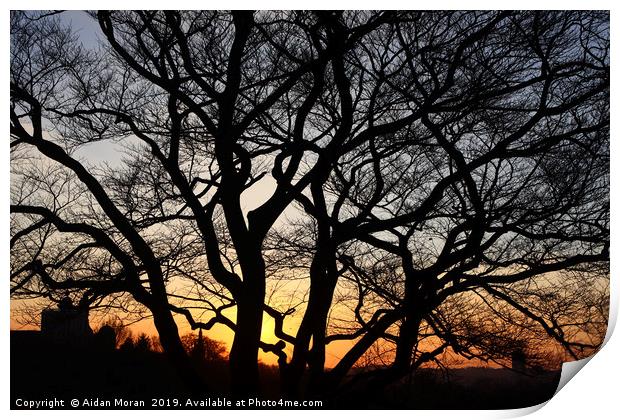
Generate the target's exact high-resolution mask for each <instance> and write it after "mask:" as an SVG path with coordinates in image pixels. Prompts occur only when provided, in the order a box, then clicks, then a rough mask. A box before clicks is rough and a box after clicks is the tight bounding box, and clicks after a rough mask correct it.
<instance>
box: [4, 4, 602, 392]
mask: <svg viewBox="0 0 620 420" xmlns="http://www.w3.org/2000/svg"><path fill="white" fill-rule="evenodd" d="M91 15H92V17H93V20H94V21H96V23H97V24H98V27H99V30H100V31H101V34H102V38H103V40H102V45H101V46H100V47H99V49H97V50H93V49H89V48H85V47H83V46H80V43H79V40H78V39H77V38H76V36H75V35H73V34H72V32H71V29H70V28H67V27H65V26H63V24H62V21H61V20H60V19H59V18H58V16H57V15H56V14H51V15H50V14H35V13H22V12H15V13H12V15H11V36H12V40H11V115H10V118H11V153H12V164H13V169H12V171H13V180H12V205H11V212H12V227H11V229H12V231H11V234H12V238H11V247H12V261H11V264H12V267H11V268H12V277H11V281H12V285H11V290H12V293H13V296H15V297H24V298H31V297H46V298H47V297H52V299H53V298H54V296H56V295H58V296H61V295H66V294H67V293H69V294H72V296H73V297H74V298H75V299H76V300H79V301H80V302H82V304H83V305H85V306H92V305H100V306H102V307H110V308H114V307H115V306H118V307H124V308H129V307H128V305H131V303H130V302H135V303H137V304H139V305H141V306H143V307H145V308H147V309H148V311H149V312H150V313H151V314H152V317H153V320H154V322H155V326H156V328H157V330H158V333H159V336H160V340H161V345H162V348H163V349H164V351H165V352H166V353H167V354H168V355H169V356H170V357H171V359H172V360H173V361H174V363H175V364H176V365H177V367H178V368H179V369H180V372H182V373H183V375H184V377H185V379H186V382H187V383H188V384H189V385H190V386H191V387H192V388H193V389H195V390H203V389H204V385H203V384H201V383H200V382H201V381H200V379H199V378H198V377H197V375H196V374H195V372H194V371H193V369H192V368H191V365H190V362H189V357H188V355H187V352H186V351H185V349H184V348H183V343H182V339H181V337H179V332H178V327H177V324H176V322H175V319H174V317H173V315H174V314H177V315H180V316H182V317H183V318H184V319H185V320H186V321H187V322H188V323H189V325H190V327H191V328H193V329H197V328H203V329H210V328H211V327H213V326H214V325H215V324H223V325H226V326H228V327H229V328H231V329H232V330H233V332H234V341H233V344H232V348H231V352H230V369H231V376H232V384H233V392H234V394H235V395H248V394H254V393H256V392H257V391H258V383H259V382H258V361H257V360H258V352H259V349H262V350H264V351H271V352H273V353H275V354H276V355H278V358H279V360H280V367H281V370H282V373H283V380H284V381H285V383H286V387H287V388H288V389H290V392H291V393H292V394H296V395H298V393H299V390H300V387H301V381H302V377H303V376H304V374H305V371H306V368H307V367H309V372H310V377H311V380H310V384H311V389H312V391H311V392H320V390H322V389H323V390H324V389H325V388H324V387H323V385H325V384H329V385H330V386H331V387H336V386H338V385H339V384H340V383H341V382H342V381H343V379H344V378H345V377H346V375H347V374H348V373H349V371H350V369H351V367H352V366H354V365H355V363H356V362H358V360H360V358H361V357H363V356H364V354H365V353H367V351H368V350H369V349H371V348H372V347H373V346H376V343H377V342H378V340H388V341H390V342H392V343H393V344H394V359H393V361H392V363H391V364H390V366H389V367H388V368H386V369H380V370H378V371H377V372H376V375H375V376H376V377H377V378H382V379H381V380H388V381H392V380H396V379H398V378H399V377H401V376H402V375H404V374H405V373H407V372H410V371H411V370H412V369H415V368H416V367H417V366H419V365H421V364H422V363H424V362H426V361H428V360H432V359H433V358H434V357H437V356H438V355H439V354H441V353H442V352H443V351H445V350H446V349H447V348H451V349H452V350H453V351H455V352H456V353H460V354H464V355H467V356H471V357H496V356H497V358H498V360H499V359H500V358H501V357H504V356H505V355H506V354H507V352H509V351H510V349H514V347H515V346H516V345H517V344H516V343H514V342H513V343H508V342H507V341H506V340H504V342H503V343H502V342H501V340H499V341H497V340H496V341H494V342H493V343H491V342H490V341H485V340H482V339H481V338H480V337H482V336H484V335H485V334H487V335H488V334H492V333H491V332H489V331H486V330H485V329H484V328H482V329H480V328H478V329H476V328H474V327H475V325H471V322H470V324H469V325H468V326H466V324H465V323H464V321H465V320H463V322H461V321H459V319H461V318H459V317H460V315H459V314H463V313H467V311H466V310H465V309H463V311H462V312H459V311H458V310H457V311H455V310H454V308H455V305H454V304H453V302H455V301H465V302H469V303H471V302H474V301H475V302H477V304H476V305H474V307H476V308H478V309H479V310H480V311H482V309H481V308H483V307H484V308H486V309H485V310H488V311H491V312H493V311H495V312H497V313H499V314H510V316H507V315H506V316H505V318H506V319H505V320H504V321H505V324H503V326H502V328H503V330H504V331H514V330H515V329H516V330H519V331H526V330H527V331H534V330H536V331H537V334H538V333H539V332H540V331H544V332H545V333H547V334H549V335H550V336H552V337H553V338H554V339H556V340H558V342H560V343H561V344H562V345H563V346H564V348H565V350H566V351H567V352H568V353H569V354H571V355H572V356H574V357H579V355H580V354H582V353H581V352H582V351H584V349H588V348H589V349H592V348H594V347H596V346H597V345H598V342H599V341H598V337H599V336H600V329H599V330H597V331H594V330H596V328H594V327H593V325H601V322H602V320H601V318H600V317H599V315H600V314H601V312H602V311H598V314H595V313H594V312H596V311H594V312H592V313H590V316H588V315H584V316H583V317H582V318H580V322H579V325H569V324H570V322H569V321H568V319H569V318H572V317H571V316H569V315H567V312H562V311H561V310H560V308H561V305H562V302H571V305H573V306H571V307H573V308H574V310H575V311H581V310H582V308H583V307H584V306H587V307H590V308H604V305H601V302H604V299H605V295H604V293H603V294H602V295H600V296H601V297H600V298H599V300H597V301H596V302H590V303H589V304H585V303H584V302H586V301H588V299H590V300H592V296H594V295H592V294H589V293H585V292H584V293H582V294H574V295H573V297H572V298H567V297H566V296H562V295H561V294H551V295H549V292H548V290H549V288H553V287H554V286H553V283H552V282H551V283H549V282H550V281H551V280H549V279H551V277H550V276H552V275H554V274H553V273H556V274H557V275H559V276H570V275H572V274H574V273H585V275H583V276H581V277H579V280H574V279H576V278H577V277H573V280H571V281H570V282H565V283H561V284H563V285H571V286H570V288H572V290H573V291H579V290H581V291H585V290H591V289H592V287H583V288H581V289H579V288H577V289H575V288H574V287H573V286H574V285H575V284H587V285H593V284H594V283H596V282H601V281H602V282H604V281H605V279H606V276H607V273H606V261H608V258H609V256H608V248H609V206H608V189H609V187H608V185H609V184H608V182H609V179H608V178H609V175H608V174H609V170H608V148H609V138H608V137H609V135H608V129H609V34H608V15H607V14H605V13H598V12H519V13H516V12H515V13H512V12H433V13H427V12H359V11H358V12H355V11H352V12H316V13H315V12H303V11H302V12H257V13H250V12H232V13H226V12H216V11H213V12H192V11H188V12H174V11H169V12H97V13H92V14H91ZM97 143H101V144H106V145H108V146H110V147H112V146H113V145H114V147H117V148H118V149H121V150H122V152H119V155H120V156H122V157H121V158H119V159H118V161H117V162H110V163H109V164H108V165H99V166H95V165H90V164H87V163H85V162H82V161H81V159H80V158H79V153H80V151H81V150H83V149H84V148H87V147H89V146H90V145H92V144H97ZM257 195H258V196H260V197H259V198H258V199H256V200H255V201H256V202H255V203H252V204H250V205H248V201H249V200H248V197H252V196H254V197H256V196H257ZM292 219H297V220H298V222H296V223H297V224H298V225H299V226H301V230H297V231H296V233H295V235H297V236H296V237H297V238H298V239H297V240H296V239H294V238H295V237H292V236H291V232H293V230H292V229H291V228H290V226H287V225H286V222H284V220H292ZM304 232H305V235H304ZM287 270H289V271H290V275H291V276H294V275H295V273H294V272H295V271H301V272H305V273H307V277H308V278H309V286H308V293H307V299H306V298H302V301H304V302H297V303H294V304H293V303H292V304H289V305H288V307H286V308H278V307H277V305H274V304H273V302H272V301H271V300H270V298H269V296H268V295H267V293H268V291H270V290H271V289H270V288H269V287H268V285H269V283H270V282H272V283H273V282H274V281H275V280H274V279H276V278H278V277H282V276H286V272H287ZM601 279H602V280H601ZM556 284H560V283H556ZM567 287H568V286H567ZM603 289H604V288H603ZM346 290H350V291H351V292H350V293H349V295H350V297H351V298H352V301H350V302H348V303H347V302H344V300H343V303H342V304H341V302H340V301H339V300H338V299H337V298H335V297H337V296H338V295H339V294H341V293H344V292H343V291H346ZM546 291H547V292H546ZM544 293H547V295H546V296H550V297H549V298H548V300H547V301H546V302H547V303H546V304H544V305H543V304H542V303H543V302H542V300H540V299H539V300H536V299H537V296H542V294H544ZM128 297H129V298H130V300H129V301H128V300H127V299H128ZM464 297H467V299H465V298H464ZM458 298H461V300H458ZM455 299H456V300H455ZM463 299H464V300H463ZM565 299H569V300H565ZM570 299H572V300H570ZM543 300H544V299H543ZM351 302H352V303H351ZM552 302H554V303H552ZM341 305H345V306H346V305H349V307H350V313H351V314H352V319H350V320H349V321H348V322H346V323H344V324H343V323H342V322H339V323H338V325H334V323H333V322H332V320H331V318H330V312H333V311H335V310H336V308H337V307H338V306H341ZM569 306H570V305H569ZM301 307H304V312H303V315H302V316H301V321H300V322H301V324H300V326H299V328H298V330H297V332H296V333H295V334H290V333H286V332H285V331H284V328H283V326H284V323H285V322H286V320H287V317H289V316H290V315H292V314H293V313H294V312H295V311H296V310H297V309H298V308H301ZM457 307H458V306H457ZM232 310H234V311H236V315H235V316H234V319H233V315H231V311H232ZM558 311H559V312H558ZM603 311H604V310H603ZM264 313H266V314H267V315H268V316H270V317H272V318H273V319H274V321H275V323H274V324H275V331H274V333H275V335H276V337H277V338H278V339H279V340H280V341H278V342H276V343H267V342H262V341H261V338H260V337H261V330H262V325H263V316H264ZM513 315H514V316H513ZM468 320H469V321H471V318H468ZM590 320H593V321H594V320H595V321H594V322H590ZM532 322H533V323H534V324H535V325H537V327H536V328H534V327H533V326H532V325H534V324H532ZM345 324H346V325H345ZM335 327H344V328H345V329H346V330H345V329H342V328H341V329H340V330H339V331H335V329H336V328H335ZM593 328H594V329H593ZM474 330H476V331H477V332H475V331H474ZM524 334H525V333H524ZM508 335H509V334H506V335H505V336H506V337H508ZM475 337H479V338H480V339H477V340H478V341H476V340H475ZM587 337H590V338H587ZM335 340H355V341H353V342H352V344H351V348H350V350H349V351H348V352H347V354H346V355H345V356H344V357H343V358H342V360H341V361H340V362H339V363H338V364H337V365H336V367H335V368H334V369H332V370H331V371H329V372H325V348H326V346H327V345H328V344H329V343H330V342H333V341H335ZM422 340H427V341H428V342H432V343H434V344H435V347H434V348H432V349H422V348H421V347H420V346H419V344H420V342H421V341H422ZM485 343H486V344H485ZM287 346H291V347H292V351H293V353H292V358H291V360H288V359H287V356H286V352H285V351H284V349H285V348H286V347H287ZM580 346H581V347H580ZM577 348H581V350H576V349H577Z"/></svg>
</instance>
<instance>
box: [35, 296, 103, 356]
mask: <svg viewBox="0 0 620 420" xmlns="http://www.w3.org/2000/svg"><path fill="white" fill-rule="evenodd" d="M41 333H42V334H43V335H44V336H45V337H46V338H48V339H51V340H52V341H54V342H57V343H70V344H74V345H75V344H87V343H88V342H89V340H90V339H91V338H92V336H93V330H92V329H91V328H90V325H89V324H88V309H78V308H76V307H75V306H74V305H73V302H71V299H70V298H68V297H66V298H64V299H63V300H62V301H61V302H60V303H59V304H58V309H49V308H48V309H44V310H43V312H41Z"/></svg>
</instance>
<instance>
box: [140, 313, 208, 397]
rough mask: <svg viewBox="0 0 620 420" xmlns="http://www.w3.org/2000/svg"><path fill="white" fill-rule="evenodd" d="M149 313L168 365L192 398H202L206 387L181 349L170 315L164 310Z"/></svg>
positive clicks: (181, 345) (175, 327)
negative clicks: (151, 315) (151, 314)
mask: <svg viewBox="0 0 620 420" xmlns="http://www.w3.org/2000/svg"><path fill="white" fill-rule="evenodd" d="M151 312H152V313H153V321H154V323H155V328H156V329H157V332H158V334H159V341H160V342H161V346H162V348H163V350H164V352H165V354H166V356H167V357H168V359H169V360H170V363H171V364H172V365H173V366H174V367H175V369H176V370H177V372H178V374H179V376H180V377H181V380H182V381H183V383H184V384H185V386H186V387H187V388H188V390H189V392H190V393H191V395H192V396H195V397H201V396H204V394H205V393H206V392H207V386H206V384H205V382H204V380H203V379H202V378H201V377H200V375H199V374H198V372H196V369H195V368H194V366H193V364H192V363H191V360H190V358H189V356H188V355H187V353H186V352H185V349H184V348H183V344H182V343H181V338H180V337H179V330H178V328H177V325H176V323H175V322H174V318H173V317H172V314H171V313H170V312H169V311H168V310H167V309H164V308H156V309H151Z"/></svg>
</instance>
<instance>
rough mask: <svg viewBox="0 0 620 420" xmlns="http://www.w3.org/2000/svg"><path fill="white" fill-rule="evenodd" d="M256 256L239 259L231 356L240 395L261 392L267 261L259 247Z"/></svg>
mask: <svg viewBox="0 0 620 420" xmlns="http://www.w3.org/2000/svg"><path fill="white" fill-rule="evenodd" d="M255 251H256V250H255ZM254 255H255V257H254V259H253V261H244V262H241V261H240V265H241V271H242V274H243V279H244V281H243V292H242V295H241V296H239V297H238V298H237V323H236V328H237V329H236V331H235V338H234V340H233V344H232V348H231V350H230V358H229V363H230V375H231V385H232V394H233V396H234V397H237V398H246V397H249V396H255V395H258V393H259V373H258V351H259V345H260V336H261V331H262V325H263V303H264V300H265V263H264V260H263V258H262V255H261V252H260V249H258V251H256V252H254Z"/></svg>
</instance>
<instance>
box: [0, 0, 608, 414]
mask: <svg viewBox="0 0 620 420" xmlns="http://www.w3.org/2000/svg"><path fill="white" fill-rule="evenodd" d="M5 4H6V3H5ZM171 5H174V7H175V8H178V9H202V8H209V9H229V8H235V9H291V8H294V9H304V8H307V9H330V8H331V9H411V8H424V9H428V10H439V9H498V8H499V9H519V10H526V9H559V10H566V9H598V10H611V33H612V38H613V35H614V34H616V33H617V30H618V29H619V28H618V25H615V9H616V7H614V6H615V4H614V3H612V2H611V1H600V0H590V1H587V2H586V1H583V0H581V1H576V0H565V1H540V0H538V1H536V0H522V1H519V2H516V1H504V2H501V3H500V2H497V1H488V0H470V1H468V2H462V1H461V2H456V1H446V0H434V1H432V2H419V3H414V2H413V1H411V0H409V1H393V0H381V1H369V0H356V1H334V0H314V1H312V2H308V1H306V2H294V3H293V2H291V1H290V0H289V1H282V0H264V1H260V2H258V1H254V2H250V1H240V0H215V1H209V2H206V1H183V0H177V1H174V2H170V1H169V0H168V1H161V0H152V1H148V2H146V1H127V0H124V1H119V0H107V1H105V2H104V1H90V2H79V1H75V0H71V1H68V0H61V1H41V0H39V1H32V0H23V1H19V2H14V3H12V4H11V5H10V6H12V7H8V6H9V5H8V4H7V8H6V9H5V12H4V13H3V14H2V15H1V16H0V22H2V28H3V31H2V33H1V34H0V36H1V37H2V44H1V48H2V57H3V60H4V61H5V64H4V66H2V67H1V69H0V71H1V72H2V74H3V80H5V85H4V86H7V85H8V80H9V66H8V65H7V63H6V61H8V60H7V57H8V56H9V51H8V50H9V47H8V46H9V30H8V28H9V13H8V10H9V9H10V8H13V9H18V8H19V9H52V8H54V9H74V10H79V9H96V8H106V9H140V8H143V9H167V8H170V6H171ZM615 42H616V41H615V40H612V43H611V46H612V53H611V56H612V59H613V57H615V56H616V55H615V54H616V52H617V51H620V50H618V49H617V48H615ZM618 71H619V70H617V69H616V67H615V66H612V91H611V99H612V103H615V100H614V99H615V97H616V96H617V95H616V91H615V90H614V89H613V80H616V78H617V77H616V76H618ZM1 106H2V108H3V109H4V112H3V115H6V114H7V113H8V112H7V111H8V106H9V101H8V97H6V96H5V97H4V100H3V101H2V105H1ZM611 116H612V136H613V135H614V133H615V130H614V129H615V127H617V123H618V118H616V117H617V116H618V112H617V111H616V109H615V108H613V107H612V112H611ZM2 127H3V131H2V132H4V133H6V135H8V132H9V130H8V119H3V120H2ZM8 150H9V149H8V147H7V146H3V147H0V162H1V163H0V167H1V168H2V169H3V171H4V172H3V174H2V175H0V197H5V200H6V201H4V202H3V203H4V205H3V206H2V212H1V213H0V214H1V215H2V224H1V225H0V226H1V227H0V229H1V230H0V238H4V239H3V240H2V241H1V242H0V258H1V259H2V261H3V262H4V270H3V273H4V276H3V278H4V279H5V282H6V283H5V286H4V287H7V286H8V285H7V283H8V276H7V274H8V272H9V269H8V267H9V263H8V261H9V253H8V240H7V238H8V237H9V229H8V225H9V223H8V221H9V218H8V214H9V210H8V204H9V200H8V197H9V169H8V168H9V156H8V155H9V153H8ZM617 150H618V147H617V146H614V144H612V146H611V156H612V159H611V160H612V167H611V179H613V180H614V182H615V180H616V179H619V178H618V175H620V173H619V172H618V168H617V163H618V159H619V156H618V152H617ZM614 185H615V184H614ZM611 200H612V201H611V210H612V215H613V214H615V213H616V210H619V208H618V203H619V201H618V194H617V193H615V191H614V188H613V187H612V190H611ZM616 217H617V216H615V217H614V216H612V225H613V224H614V221H615V219H616ZM616 238H617V235H616V234H615V230H614V229H612V246H611V255H612V260H611V261H612V264H611V267H612V276H611V279H612V281H611V294H612V300H611V313H610V325H609V328H608V334H607V339H606V340H607V341H608V342H607V343H606V344H605V346H604V348H603V349H601V351H600V352H599V353H598V354H597V355H595V356H594V357H593V358H592V359H591V361H589V363H587V367H586V368H585V369H583V371H582V372H580V373H579V374H578V375H577V379H574V380H570V381H569V382H568V384H567V385H566V386H565V387H564V388H563V389H562V390H561V391H560V392H559V393H558V394H557V395H556V396H554V397H553V398H552V399H551V400H550V401H549V402H548V403H547V404H542V405H541V406H538V407H533V408H526V409H520V410H497V411H458V412H455V411H389V412H386V413H383V412H380V411H376V410H374V411H370V410H367V411H356V412H355V413H345V412H343V411H321V412H317V411H310V410H309V411H254V412H251V413H248V414H250V415H251V416H252V417H255V418H257V419H273V418H283V419H284V418H290V417H292V416H294V417H295V418H299V419H310V418H315V417H317V416H322V417H323V416H326V417H329V418H332V417H333V418H336V417H342V416H343V415H344V416H347V417H349V416H352V417H355V418H356V419H359V420H363V419H373V420H376V417H377V416H380V415H384V414H385V415H388V416H390V418H393V419H400V418H402V419H410V418H412V417H417V418H433V419H453V418H455V417H458V418H459V419H485V418H514V417H520V416H523V415H526V414H530V416H531V417H530V418H532V419H546V418H556V417H557V418H567V419H577V418H594V419H596V418H611V417H612V415H611V413H617V412H618V408H619V407H620V403H619V398H618V389H617V385H618V375H619V373H620V369H619V366H620V360H619V359H618V357H617V356H616V355H620V351H619V350H620V344H619V339H618V338H617V337H612V338H611V339H610V336H611V333H612V332H613V329H614V326H615V323H616V320H617V314H618V296H619V293H618V291H619V289H620V284H619V282H618V280H617V275H618V273H619V271H618V270H619V266H618V261H617V260H616V259H615V258H614V256H615V250H616V249H617V246H616ZM0 305H1V310H0V311H1V313H2V316H3V321H4V325H5V326H6V328H7V329H8V326H9V299H8V293H7V294H5V295H4V299H2V300H0ZM7 329H5V330H4V333H3V334H0V340H1V341H0V343H1V346H0V351H1V354H0V357H1V358H2V360H3V362H4V366H3V368H2V370H0V372H2V375H1V376H2V378H0V392H1V393H2V399H1V400H0V401H1V403H0V408H1V409H2V411H3V412H5V413H6V412H8V411H9V374H8V365H9V336H8V334H6V331H7ZM8 414H9V417H10V418H41V417H45V418H51V419H58V418H63V419H64V418H66V419H82V418H84V417H85V416H88V417H89V418H93V419H109V417H110V415H113V416H119V415H120V416H123V417H124V416H143V415H144V414H145V413H138V412H135V413H131V412H121V411H114V412H112V413H110V412H107V411H90V412H88V413H85V412H83V411H63V412H59V411H11V412H9V413H8ZM147 415H148V416H149V417H150V416H154V418H162V419H164V418H168V417H170V415H171V413H170V412H165V411H153V412H150V413H148V414H147ZM176 415H178V416H183V417H192V418H194V417H196V418H201V419H204V418H218V417H219V416H230V415H243V413H240V412H238V413H236V414H232V413H226V412H214V411H191V412H190V411H183V412H178V413H177V414H176ZM616 415H617V414H616Z"/></svg>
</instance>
